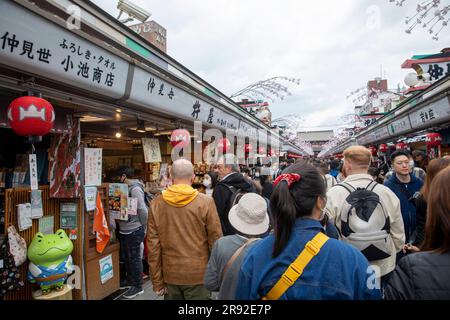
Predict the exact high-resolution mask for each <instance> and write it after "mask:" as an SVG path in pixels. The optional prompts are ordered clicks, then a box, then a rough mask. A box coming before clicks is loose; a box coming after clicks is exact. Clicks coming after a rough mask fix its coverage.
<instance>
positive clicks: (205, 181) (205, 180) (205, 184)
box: [203, 179, 211, 188]
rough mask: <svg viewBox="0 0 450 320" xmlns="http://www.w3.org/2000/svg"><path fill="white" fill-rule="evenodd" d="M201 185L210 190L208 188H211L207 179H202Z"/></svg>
mask: <svg viewBox="0 0 450 320" xmlns="http://www.w3.org/2000/svg"><path fill="white" fill-rule="evenodd" d="M203 185H204V186H205V187H206V188H210V187H211V180H209V179H203Z"/></svg>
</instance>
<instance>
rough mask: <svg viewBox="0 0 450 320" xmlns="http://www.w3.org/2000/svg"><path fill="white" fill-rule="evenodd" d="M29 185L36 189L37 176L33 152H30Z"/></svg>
mask: <svg viewBox="0 0 450 320" xmlns="http://www.w3.org/2000/svg"><path fill="white" fill-rule="evenodd" d="M29 159H30V185H31V190H38V189H39V183H38V176H37V159H36V155H35V154H30V157H29Z"/></svg>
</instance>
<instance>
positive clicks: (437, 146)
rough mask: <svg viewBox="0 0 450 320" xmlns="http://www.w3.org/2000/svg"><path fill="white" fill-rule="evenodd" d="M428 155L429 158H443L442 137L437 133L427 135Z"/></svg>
mask: <svg viewBox="0 0 450 320" xmlns="http://www.w3.org/2000/svg"><path fill="white" fill-rule="evenodd" d="M425 141H426V144H427V154H428V158H429V159H430V160H431V159H434V158H438V157H439V158H440V157H441V145H442V136H441V135H440V134H439V133H437V132H432V133H427V135H426V140H425Z"/></svg>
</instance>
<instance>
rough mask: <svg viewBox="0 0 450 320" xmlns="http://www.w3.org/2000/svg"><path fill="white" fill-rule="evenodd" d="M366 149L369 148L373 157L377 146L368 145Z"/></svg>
mask: <svg viewBox="0 0 450 320" xmlns="http://www.w3.org/2000/svg"><path fill="white" fill-rule="evenodd" d="M368 149H369V150H370V153H371V154H372V156H374V157H375V156H376V155H377V147H375V146H370V147H369V148H368Z"/></svg>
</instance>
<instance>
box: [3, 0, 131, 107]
mask: <svg viewBox="0 0 450 320" xmlns="http://www.w3.org/2000/svg"><path fill="white" fill-rule="evenodd" d="M0 12H2V13H3V14H2V17H1V19H0V61H2V63H3V64H5V65H10V66H20V68H21V69H22V70H27V71H29V72H32V73H36V74H39V75H40V76H43V77H47V78H50V79H55V80H57V81H58V82H63V83H66V84H70V85H74V86H77V87H80V88H84V89H86V90H90V91H95V92H96V93H103V94H105V95H108V96H110V97H111V98H120V97H122V96H123V94H124V93H125V84H126V80H127V74H128V66H129V64H128V62H127V61H125V60H123V59H121V58H119V57H117V56H115V55H114V54H112V53H110V52H109V51H107V50H105V49H103V48H101V47H100V46H98V45H96V44H94V43H92V42H89V41H88V40H85V39H83V38H81V37H80V36H78V35H76V34H75V33H73V32H71V31H69V30H68V29H65V28H63V27H61V26H59V25H57V24H55V23H52V22H51V21H49V20H46V19H45V18H43V17H40V16H38V15H36V14H34V13H32V12H31V11H29V10H27V9H25V8H23V7H22V6H20V5H17V4H15V3H13V2H12V1H0ZM6 13H7V14H6Z"/></svg>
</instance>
